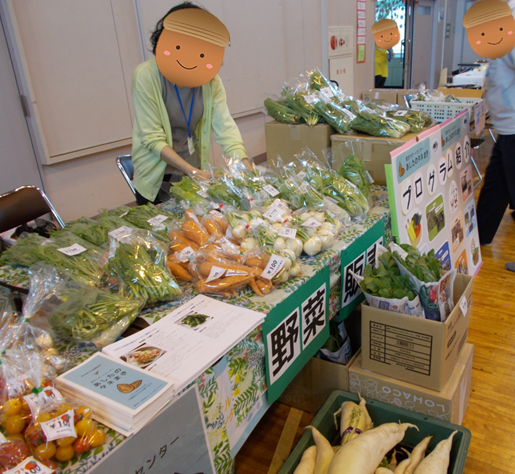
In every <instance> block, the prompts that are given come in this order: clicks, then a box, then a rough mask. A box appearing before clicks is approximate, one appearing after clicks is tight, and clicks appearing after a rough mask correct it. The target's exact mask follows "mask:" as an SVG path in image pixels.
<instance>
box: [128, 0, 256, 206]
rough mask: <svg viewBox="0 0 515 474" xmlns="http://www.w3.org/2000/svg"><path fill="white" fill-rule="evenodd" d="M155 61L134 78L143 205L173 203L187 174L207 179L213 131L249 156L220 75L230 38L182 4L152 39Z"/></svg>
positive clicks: (137, 179)
mask: <svg viewBox="0 0 515 474" xmlns="http://www.w3.org/2000/svg"><path fill="white" fill-rule="evenodd" d="M151 43H152V46H153V49H152V52H153V53H154V55H155V56H156V58H155V59H151V60H149V61H146V62H145V63H143V64H140V65H139V66H138V67H137V68H136V70H135V71H134V73H133V76H132V97H133V101H134V112H135V120H134V128H133V138H132V162H133V164H134V187H135V188H136V201H137V202H138V204H145V203H147V202H153V203H154V204H157V203H159V202H163V201H165V200H167V199H169V189H170V182H175V181H179V180H180V179H181V177H182V176H183V175H185V174H193V175H197V176H200V177H201V178H206V179H207V178H209V177H210V176H211V175H210V173H209V172H208V171H207V170H208V169H209V156H210V142H211V131H212V132H213V135H214V137H215V140H216V142H217V143H218V144H219V145H220V146H221V147H222V149H223V151H224V153H225V154H226V155H228V156H230V157H236V158H240V159H246V158H247V156H248V155H247V152H246V151H245V147H244V144H243V140H242V138H241V134H240V132H239V130H238V127H237V126H236V123H235V122H234V120H233V118H232V117H231V114H230V112H229V109H228V107H227V101H226V95H225V89H224V86H223V84H222V80H221V79H220V77H219V76H218V74H217V72H218V70H219V69H220V66H221V64H222V60H223V53H224V48H225V46H226V45H227V44H228V43H229V33H228V31H227V29H226V28H225V26H224V25H223V23H222V22H220V21H219V20H218V19H217V18H216V17H214V16H213V15H211V14H210V13H208V12H207V11H205V10H203V9H201V8H199V7H197V6H195V5H193V4H191V3H189V2H185V3H183V4H180V5H178V6H176V7H174V8H172V9H171V10H170V11H169V12H168V13H167V14H166V15H165V16H164V17H163V18H162V19H161V20H160V21H159V22H158V23H157V26H156V29H155V31H154V32H153V34H152V36H151Z"/></svg>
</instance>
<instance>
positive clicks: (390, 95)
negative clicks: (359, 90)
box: [361, 89, 399, 105]
mask: <svg viewBox="0 0 515 474" xmlns="http://www.w3.org/2000/svg"><path fill="white" fill-rule="evenodd" d="M398 92H399V89H372V90H371V91H367V92H363V94H362V96H361V97H362V99H363V102H374V103H375V104H379V105H381V104H385V103H386V104H396V103H397V93H398Z"/></svg>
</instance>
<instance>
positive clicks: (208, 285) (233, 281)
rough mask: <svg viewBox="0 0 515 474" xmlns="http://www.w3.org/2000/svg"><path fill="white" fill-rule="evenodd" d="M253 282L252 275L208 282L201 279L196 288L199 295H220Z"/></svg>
mask: <svg viewBox="0 0 515 474" xmlns="http://www.w3.org/2000/svg"><path fill="white" fill-rule="evenodd" d="M250 280H252V275H247V276H231V277H227V278H218V279H217V280H212V281H209V282H206V280H204V279H200V280H199V281H198V282H197V283H196V284H195V288H196V289H197V291H198V292H199V293H218V292H222V291H224V292H227V291H232V290H235V288H236V287H241V286H244V285H246V284H248V283H249V282H250Z"/></svg>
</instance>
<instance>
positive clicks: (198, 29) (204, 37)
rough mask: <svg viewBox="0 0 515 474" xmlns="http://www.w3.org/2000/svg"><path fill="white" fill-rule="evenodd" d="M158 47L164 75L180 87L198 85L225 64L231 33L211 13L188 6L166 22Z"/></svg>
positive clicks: (157, 55) (159, 61) (169, 17)
mask: <svg viewBox="0 0 515 474" xmlns="http://www.w3.org/2000/svg"><path fill="white" fill-rule="evenodd" d="M163 27H164V29H163V32H162V33H161V36H160V37H159V40H158V42H157V46H156V62H157V67H158V69H159V71H160V72H161V74H162V75H163V76H164V77H165V78H166V79H167V80H168V81H169V82H171V83H172V84H176V85H177V87H199V86H202V85H204V84H207V83H208V82H209V81H211V80H212V79H213V78H214V77H215V76H216V74H217V73H218V71H219V70H220V66H221V65H222V61H223V58H224V49H225V46H227V44H228V43H229V32H228V31H227V28H226V27H225V26H224V24H223V23H222V22H221V21H220V20H219V19H218V18H216V17H215V16H214V15H212V14H211V13H209V12H207V11H205V10H202V9H198V8H187V9H183V10H178V11H174V12H172V13H170V15H168V16H167V17H166V18H165V19H164V21H163Z"/></svg>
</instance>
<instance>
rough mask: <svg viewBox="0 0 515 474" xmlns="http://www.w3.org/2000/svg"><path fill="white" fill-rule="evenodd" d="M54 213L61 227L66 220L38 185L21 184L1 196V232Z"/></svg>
mask: <svg viewBox="0 0 515 474" xmlns="http://www.w3.org/2000/svg"><path fill="white" fill-rule="evenodd" d="M45 214H52V216H53V217H54V219H55V220H56V221H57V223H58V224H59V226H60V227H64V222H63V220H62V219H61V217H60V216H59V214H58V213H57V211H56V210H55V208H54V206H52V203H51V202H50V200H49V199H48V197H47V196H46V194H45V193H44V192H43V191H42V190H41V189H39V188H37V187H36V186H21V187H19V188H17V189H15V190H13V191H10V192H8V193H5V194H2V195H1V196H0V232H5V231H6V230H9V229H13V228H15V227H18V226H20V225H23V224H26V223H27V222H30V221H32V220H34V219H36V218H38V217H41V216H43V215H45Z"/></svg>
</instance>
